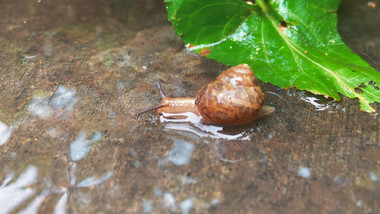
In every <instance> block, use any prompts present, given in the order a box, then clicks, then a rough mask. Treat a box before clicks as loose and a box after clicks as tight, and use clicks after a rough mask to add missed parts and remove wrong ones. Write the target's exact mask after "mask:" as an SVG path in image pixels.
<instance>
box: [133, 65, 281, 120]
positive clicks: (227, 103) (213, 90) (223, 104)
mask: <svg viewBox="0 0 380 214" xmlns="http://www.w3.org/2000/svg"><path fill="white" fill-rule="evenodd" d="M159 90H160V93H161V96H162V100H161V104H159V105H158V106H155V107H153V108H149V109H146V110H144V111H142V112H140V113H138V114H137V116H139V115H141V114H143V113H145V112H147V111H151V110H155V109H157V112H158V113H159V114H163V113H172V114H180V113H185V112H193V113H194V114H196V115H199V116H201V117H202V119H203V120H204V121H205V122H206V123H210V124H217V125H242V124H247V123H250V122H252V121H254V120H256V119H257V118H259V117H261V116H264V115H267V114H269V113H271V112H273V111H274V108H273V107H267V106H264V107H263V101H264V94H263V92H262V91H261V89H260V87H259V85H258V81H257V79H256V77H255V76H254V74H253V71H252V70H251V69H250V67H249V66H248V65H247V64H240V65H237V66H235V67H231V68H229V69H227V70H226V71H224V72H222V73H221V74H220V75H219V76H218V77H217V78H216V80H215V81H214V82H212V83H209V84H208V85H206V86H204V87H203V88H201V89H200V90H199V92H198V94H197V96H196V97H195V98H170V97H167V96H166V95H165V93H164V92H163V91H162V89H161V87H160V86H159Z"/></svg>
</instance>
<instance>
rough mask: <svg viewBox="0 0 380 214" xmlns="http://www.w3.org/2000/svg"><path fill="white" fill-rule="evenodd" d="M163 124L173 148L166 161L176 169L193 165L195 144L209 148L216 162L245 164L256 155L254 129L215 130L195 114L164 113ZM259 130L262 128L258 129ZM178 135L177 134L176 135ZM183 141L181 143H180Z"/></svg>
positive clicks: (250, 126)
mask: <svg viewBox="0 0 380 214" xmlns="http://www.w3.org/2000/svg"><path fill="white" fill-rule="evenodd" d="M160 122H161V124H162V125H163V128H164V130H166V131H168V132H170V133H171V134H172V135H176V136H173V137H172V139H173V142H174V144H175V146H174V148H173V149H172V150H171V151H170V152H169V155H168V157H167V160H169V161H170V162H172V163H174V164H176V165H185V164H187V163H188V162H189V161H190V158H191V155H192V152H193V150H194V145H193V142H196V141H198V140H201V141H202V142H203V143H206V144H209V145H210V150H211V152H212V153H213V154H214V156H215V157H216V158H218V159H219V160H221V161H224V162H238V161H242V160H245V159H246V157H252V156H251V155H249V153H250V152H252V150H254V151H255V152H257V151H256V148H255V142H252V141H251V140H250V136H251V135H252V132H254V131H255V128H252V125H246V126H216V125H211V124H205V123H203V122H202V119H201V117H199V116H197V115H195V114H194V113H191V112H187V113H182V114H180V115H179V114H169V113H163V115H161V116H160ZM256 128H259V127H256ZM173 130H174V131H176V132H173ZM178 138H180V139H178Z"/></svg>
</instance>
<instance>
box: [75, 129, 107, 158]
mask: <svg viewBox="0 0 380 214" xmlns="http://www.w3.org/2000/svg"><path fill="white" fill-rule="evenodd" d="M101 138H102V135H101V134H100V133H99V132H95V133H94V134H93V135H92V137H91V139H90V140H87V139H86V133H85V132H84V131H81V132H80V133H79V135H78V137H77V138H76V139H75V140H74V141H73V142H72V143H71V145H70V157H71V160H73V161H78V160H80V159H82V158H84V157H85V156H86V155H87V154H88V153H89V152H90V151H91V144H92V143H94V142H96V141H98V140H100V139H101Z"/></svg>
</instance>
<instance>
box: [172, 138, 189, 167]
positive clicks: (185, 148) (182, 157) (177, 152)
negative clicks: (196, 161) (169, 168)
mask: <svg viewBox="0 0 380 214" xmlns="http://www.w3.org/2000/svg"><path fill="white" fill-rule="evenodd" d="M174 143H175V145H174V148H173V149H172V150H170V152H169V154H168V157H167V159H168V160H169V161H170V162H172V163H174V164H175V165H177V166H182V165H186V164H188V163H189V162H190V158H191V156H192V154H193V151H194V144H192V143H189V142H186V141H184V140H179V139H175V140H174Z"/></svg>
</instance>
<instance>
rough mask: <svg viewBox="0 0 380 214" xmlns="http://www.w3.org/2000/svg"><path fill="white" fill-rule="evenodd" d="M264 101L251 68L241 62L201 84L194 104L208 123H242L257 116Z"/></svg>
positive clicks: (250, 120)
mask: <svg viewBox="0 0 380 214" xmlns="http://www.w3.org/2000/svg"><path fill="white" fill-rule="evenodd" d="M263 101H264V94H263V92H262V91H261V89H260V87H259V85H258V82H257V79H256V77H255V76H254V74H253V71H252V70H251V69H250V67H249V66H248V65H247V64H240V65H237V66H235V67H232V68H230V69H228V70H226V71H224V72H223V73H221V74H220V75H219V76H218V77H217V79H216V80H215V81H214V82H212V83H210V84H208V85H206V86H204V87H203V88H202V89H201V90H200V91H199V92H198V94H197V97H196V99H195V107H196V108H197V112H198V113H199V114H200V115H201V116H202V118H203V119H204V120H205V121H207V122H210V123H215V124H245V123H249V122H252V121H253V120H255V119H257V118H258V116H259V111H260V109H261V108H262V106H263Z"/></svg>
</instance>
